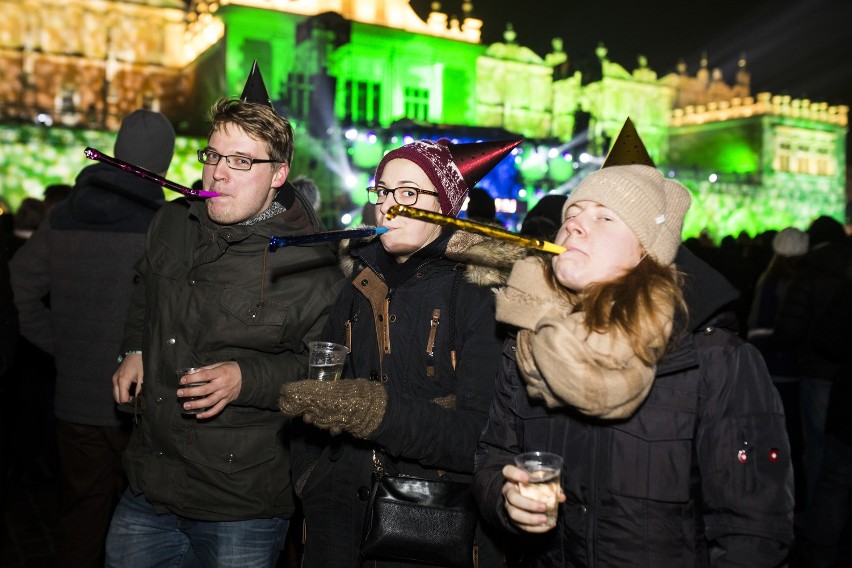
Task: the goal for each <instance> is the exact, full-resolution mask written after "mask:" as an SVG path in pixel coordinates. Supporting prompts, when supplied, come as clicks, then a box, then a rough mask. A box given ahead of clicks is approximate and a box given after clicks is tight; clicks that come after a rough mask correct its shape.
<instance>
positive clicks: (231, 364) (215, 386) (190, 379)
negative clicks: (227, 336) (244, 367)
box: [177, 361, 243, 419]
mask: <svg viewBox="0 0 852 568" xmlns="http://www.w3.org/2000/svg"><path fill="white" fill-rule="evenodd" d="M180 382H181V384H183V383H200V382H204V383H206V384H203V385H200V386H197V387H189V388H178V391H177V395H178V396H179V397H185V396H203V397H204V398H199V399H198V400H193V401H190V402H184V403H183V408H184V409H185V410H191V409H193V408H207V410H205V411H204V412H201V413H199V414H196V415H195V417H196V418H198V419H202V418H212V417H213V416H216V415H217V414H219V413H220V412H222V411H223V410H225V407H226V406H228V405H229V404H230V403H232V402H233V401H235V400H236V399H237V396H239V394H240V389H241V388H242V386H243V374H242V371H241V370H240V366H239V365H238V364H237V362H236V361H228V362H226V363H213V364H212V365H207V366H206V367H200V368H199V369H198V370H197V371H196V372H194V373H192V374H191V375H184V376H183V377H181V379H180Z"/></svg>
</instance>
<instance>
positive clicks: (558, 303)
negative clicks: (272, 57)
mask: <svg viewBox="0 0 852 568" xmlns="http://www.w3.org/2000/svg"><path fill="white" fill-rule="evenodd" d="M690 200H691V198H690V196H689V191H687V189H686V188H685V187H683V186H682V185H680V184H679V183H676V182H673V181H670V180H667V179H665V178H664V177H663V176H662V175H661V174H660V172H659V171H657V170H656V169H655V168H652V167H650V166H640V165H629V166H615V167H608V168H604V169H602V170H600V171H598V172H595V173H593V174H591V175H590V176H588V177H587V178H586V179H584V180H583V182H582V183H581V184H580V185H579V186H578V187H577V189H576V190H575V191H574V193H573V194H572V195H571V196H570V197H569V199H568V200H567V201H566V202H565V205H564V207H563V209H562V217H563V225H562V227H561V229H560V230H559V233H558V234H557V236H556V242H557V244H559V245H562V246H564V247H565V248H566V249H567V251H566V252H564V253H562V254H560V255H558V256H554V257H553V259H552V261H551V263H550V264H549V265H548V264H547V263H544V262H543V261H542V260H541V259H540V258H539V257H529V258H527V259H526V260H524V261H523V262H520V263H518V264H516V265H515V268H514V270H513V272H512V276H511V277H510V279H509V283H508V286H507V287H506V288H505V289H504V290H502V291H501V292H500V293H499V294H498V296H497V310H498V319H500V321H503V322H505V323H509V324H512V325H515V326H517V327H518V328H520V330H521V331H520V332H519V334H518V365H519V366H520V368H521V372H522V373H523V374H524V378H525V379H526V380H527V388H528V389H529V390H530V392H531V394H533V393H534V396H536V397H538V398H541V399H542V400H543V401H544V402H545V403H546V404H547V405H548V406H550V407H560V406H564V405H565V404H570V405H571V406H573V407H574V408H576V409H577V410H579V411H580V412H582V413H583V414H586V415H589V416H595V417H599V418H608V419H611V418H625V417H627V416H630V414H632V413H633V411H634V410H636V407H637V406H639V404H640V403H641V402H642V401H643V400H644V398H645V396H646V395H647V394H648V390H649V389H650V388H651V383H652V382H653V379H654V368H655V365H656V363H657V360H658V359H659V358H660V356H661V355H662V354H663V352H664V351H665V348H666V345H667V343H668V340H669V336H670V334H671V331H672V324H673V319H674V314H675V311H676V309H681V310H682V311H685V306H684V302H683V294H682V292H681V283H680V280H679V277H678V273H677V270H676V269H675V267H674V258H675V253H676V252H677V248H678V246H679V245H680V241H681V238H680V233H681V227H682V226H683V217H684V215H685V214H686V210H687V209H688V208H689V204H690ZM566 369H569V370H570V371H571V372H569V373H566V372H565V370H566ZM551 375H552V376H558V377H559V380H552V381H548V380H547V377H548V376H551ZM590 377H594V379H595V380H589V379H590Z"/></svg>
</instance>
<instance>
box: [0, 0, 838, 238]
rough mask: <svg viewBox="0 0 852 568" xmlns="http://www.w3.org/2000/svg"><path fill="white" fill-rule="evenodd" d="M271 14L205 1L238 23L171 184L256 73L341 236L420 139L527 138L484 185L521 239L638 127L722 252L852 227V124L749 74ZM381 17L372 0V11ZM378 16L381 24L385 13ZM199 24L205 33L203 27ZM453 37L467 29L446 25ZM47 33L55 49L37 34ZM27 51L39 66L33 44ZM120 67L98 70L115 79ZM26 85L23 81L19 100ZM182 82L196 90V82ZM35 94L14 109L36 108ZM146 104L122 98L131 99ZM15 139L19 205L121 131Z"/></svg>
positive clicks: (178, 114) (12, 181)
mask: <svg viewBox="0 0 852 568" xmlns="http://www.w3.org/2000/svg"><path fill="white" fill-rule="evenodd" d="M71 3H72V4H73V0H71ZM126 3H127V4H132V3H130V2H126ZM254 3H255V6H241V5H239V0H233V1H231V2H228V3H225V5H223V6H220V5H219V3H208V2H197V1H194V0H193V1H191V2H189V4H190V8H189V11H188V14H187V15H188V16H193V17H192V18H189V17H188V18H187V19H188V20H192V19H194V18H196V17H197V21H196V23H201V22H203V20H204V18H206V21H208V22H212V21H214V20H215V23H219V24H222V25H219V26H218V27H217V26H211V27H209V28H208V31H209V30H213V31H215V32H216V33H215V36H214V38H213V39H211V40H210V41H209V42H208V43H205V44H204V45H203V46H202V47H201V48H199V49H198V50H197V51H192V50H189V49H188V46H183V47H185V48H187V51H186V52H185V53H190V54H191V55H190V56H187V57H186V59H185V60H183V62H182V63H181V65H185V67H184V68H180V69H179V70H180V73H181V74H182V75H184V76H185V78H186V79H187V81H186V87H185V88H186V90H187V91H188V92H186V93H184V92H183V91H180V93H179V95H180V96H185V98H186V102H185V104H184V106H183V107H170V108H173V110H172V114H171V115H170V118H172V120H173V121H174V122H175V125H176V128H177V129H178V131H179V132H180V133H181V134H182V136H179V138H178V143H177V148H176V156H175V160H174V161H173V164H172V167H171V169H170V171H169V176H168V177H169V178H170V179H172V180H174V181H176V182H177V183H180V184H183V185H191V184H192V183H193V182H194V181H195V180H197V179H198V178H199V177H200V174H201V168H200V165H199V164H197V162H196V161H195V158H194V150H195V149H196V148H197V147H199V146H200V145H203V136H204V134H205V133H206V126H205V123H204V114H205V111H206V109H208V108H209V107H210V105H211V104H212V103H213V102H214V101H215V100H216V99H217V98H219V97H221V96H225V95H232V96H236V95H239V94H240V92H241V91H242V87H243V84H244V81H245V77H246V74H247V72H248V69H249V68H250V66H251V63H252V61H254V60H257V61H258V63H259V65H260V67H261V69H262V72H263V76H264V80H265V83H266V87H267V90H268V92H269V94H270V98H271V99H272V102H273V104H274V106H275V107H276V109H277V110H278V111H279V112H280V113H281V114H283V115H284V116H287V117H288V118H289V119H290V120H291V122H292V123H293V125H294V128H295V131H296V154H295V158H294V162H293V164H292V168H291V175H293V176H296V175H307V176H309V177H311V178H313V179H314V180H315V181H316V182H317V184H318V186H319V187H320V191H321V194H322V203H323V206H322V210H321V214H322V216H323V218H324V220H325V221H326V223H327V224H328V225H329V226H335V225H337V224H338V223H339V214H341V213H350V214H352V215H353V217H354V218H355V219H356V222H357V220H358V219H359V217H360V207H361V206H362V205H363V203H364V200H365V194H364V189H363V188H364V187H365V186H366V185H367V184H368V183H369V182H370V178H371V176H372V174H373V171H374V169H375V166H376V165H377V164H378V162H379V160H380V159H381V157H382V155H383V154H384V152H386V151H388V150H390V149H392V148H395V147H397V146H399V145H400V144H402V143H403V141H404V137H405V136H411V137H414V138H419V137H427V138H437V137H441V136H444V137H448V138H460V139H464V140H466V141H471V140H476V139H496V138H509V137H517V136H520V135H523V136H524V137H525V138H526V140H525V142H524V143H523V144H522V145H521V147H520V150H521V152H520V153H519V154H518V155H517V156H516V158H517V160H516V162H515V164H516V165H515V166H514V167H511V168H506V169H508V170H511V171H508V172H507V171H502V172H499V173H497V174H496V175H494V176H492V177H490V178H486V180H484V181H485V182H486V183H489V184H491V185H490V186H489V190H490V191H492V193H496V194H497V195H498V196H499V197H500V198H503V199H506V200H517V211H518V213H515V214H512V213H509V214H507V215H506V216H505V217H504V220H505V221H506V222H507V224H508V225H509V226H510V228H517V226H518V223H519V221H520V216H521V215H522V214H523V213H524V212H525V211H526V210H527V209H528V208H531V207H532V206H534V205H535V204H536V202H537V201H538V199H540V197H541V196H542V195H544V194H545V193H547V192H548V191H552V190H554V191H562V192H564V191H569V190H570V188H571V187H573V185H574V184H576V183H577V182H578V181H579V178H580V177H581V175H582V174H581V172H582V169H578V167H579V165H580V164H579V162H580V160H579V154H580V152H581V151H584V150H585V151H587V152H589V153H590V154H593V155H595V156H597V157H601V156H603V155H604V154H605V153H606V150H607V148H608V145H609V142H610V141H611V138H612V137H614V136H615V135H616V134H617V132H618V130H619V129H620V127H621V125H622V124H623V122H624V119H625V118H626V117H628V116H629V117H631V119H632V120H633V122H634V123H635V124H636V126H637V129H638V131H639V133H640V135H641V137H642V140H643V141H644V143H645V146H646V147H647V148H648V151H649V153H650V155H651V156H652V157H653V158H654V160H655V162H656V164H657V166H658V167H659V168H660V169H661V171H663V172H664V173H666V174H667V175H671V176H672V177H674V178H675V179H677V180H678V181H680V182H682V183H683V184H684V185H686V186H687V187H688V188H689V189H690V191H691V192H692V195H693V206H692V208H691V210H690V212H689V213H688V215H687V219H686V225H685V230H684V233H685V235H686V236H694V235H697V234H698V233H699V232H700V231H701V230H702V229H705V228H707V229H709V230H710V232H711V233H712V234H713V235H714V237H715V238H717V239H718V238H720V237H721V236H723V235H725V234H737V233H738V232H739V231H741V230H746V231H748V232H749V233H751V234H754V233H755V232H757V231H760V230H763V229H767V228H774V229H778V228H782V227H784V226H788V225H795V226H797V227H800V228H804V227H806V226H807V224H808V223H809V222H810V221H811V220H812V219H813V218H815V217H817V216H819V215H823V214H828V215H832V216H834V217H836V218H838V219H841V218H842V211H843V205H844V202H845V195H844V186H845V172H846V163H845V148H846V142H845V140H846V134H847V114H848V109H845V110H843V109H838V108H836V107H828V106H827V105H825V104H824V103H812V102H810V101H797V100H791V99H790V97H778V96H776V97H773V96H771V95H769V94H766V93H758V94H757V95H756V96H755V97H752V96H751V94H750V92H749V88H748V84H749V83H748V80H745V81H743V80H742V79H743V77H746V75H742V74H738V76H737V79H736V84H734V85H733V86H730V87H729V86H727V85H725V84H723V83H724V82H723V81H718V80H716V79H715V78H712V77H711V70H709V69H706V68H702V69H700V70H699V71H698V72H697V73H696V75H695V76H689V75H687V74H686V73H685V72H682V71H678V72H677V73H672V74H670V75H667V76H665V77H658V76H657V74H656V73H655V72H654V71H653V70H651V69H650V68H648V66H647V61H644V60H641V59H640V62H639V66H638V67H637V68H636V69H634V70H632V71H631V70H628V69H626V68H625V67H623V66H621V65H619V64H617V63H615V62H613V61H610V60H609V59H608V55H607V50H606V48H605V47H604V46H599V47H598V48H597V49H596V50H595V53H594V54H595V56H597V58H598V63H599V64H600V65H599V69H597V70H596V73H597V72H598V71H599V76H595V77H594V78H592V77H591V73H589V74H588V75H589V76H585V77H584V76H583V75H581V73H580V72H579V71H577V70H575V69H573V68H572V67H571V62H570V61H568V60H567V55H566V54H565V53H564V51H563V50H562V46H561V43H560V44H557V43H556V42H554V44H553V48H552V49H553V51H552V52H551V53H549V54H546V55H545V56H539V55H537V54H535V53H533V52H532V51H531V50H529V49H528V48H526V47H524V46H523V45H520V44H518V43H516V41H515V40H516V39H517V38H515V37H512V36H510V35H509V34H507V35H506V36H505V38H504V39H505V42H504V43H495V44H492V45H489V46H486V45H481V44H479V43H476V42H475V41H467V40H461V39H459V38H458V37H456V38H455V39H453V38H452V34H451V33H446V34H443V33H437V34H436V35H429V34H430V33H432V32H430V31H425V32H422V33H421V32H412V31H407V30H404V29H397V27H394V26H393V25H390V24H389V23H387V22H385V23H384V24H382V23H381V22H378V21H377V20H376V21H372V23H368V21H367V20H364V19H363V18H362V20H363V21H356V19H357V18H355V19H347V18H344V17H343V16H342V15H341V14H342V13H344V12H345V10H349V11H350V12H349V13H350V14H354V13H356V9H355V7H354V6H355V2H351V3H350V2H347V3H343V4H344V5H345V7H341V8H339V13H338V12H334V11H331V12H323V13H316V14H315V15H305V14H300V13H295V12H296V11H295V10H294V11H293V12H287V11H286V10H288V5H292V4H295V3H288V2H267V3H264V2H263V0H257V1H256V2H254ZM116 4H117V3H116ZM300 4H303V3H300ZM380 4H383V3H382V2H380V1H378V0H377V1H376V2H373V1H371V0H363V1H362V0H359V2H358V3H357V12H358V13H366V12H365V11H367V10H369V9H371V8H370V6H375V7H379V5H380ZM36 5H39V3H38V2H36ZM257 5H265V6H267V8H268V9H262V8H258V7H256V6H257ZM39 6H40V5H39ZM214 6H215V8H214ZM323 6H325V4H323ZM39 9H41V8H39ZM49 9H50V10H54V9H55V7H51V8H49ZM336 9H337V8H336ZM157 10H158V8H151V9H150V10H148V9H147V8H146V12H145V14H149V15H151V16H150V17H154V15H156V12H157ZM193 10H195V12H193ZM110 12H111V9H109V10H106V11H105V15H104V17H106V16H107V15H110ZM196 12H197V14H196ZM317 12H319V11H317ZM374 14H378V15H379V16H376V18H380V17H383V16H381V15H382V14H385V12H384V11H383V10H380V9H377V10H376V11H375V12H374ZM113 15H114V14H113ZM543 17H545V16H543ZM374 20H375V18H374ZM140 21H144V20H140ZM155 21H159V20H155ZM3 25H4V24H3V23H2V22H0V31H3V29H2V26H3ZM170 25H172V24H170ZM173 25H178V24H173ZM186 25H187V31H191V30H190V29H189V28H191V27H192V24H186ZM424 25H426V24H425V23H424ZM444 27H445V28H449V27H451V26H447V25H446V22H445V24H444ZM157 31H159V30H157ZM421 31H422V29H421ZM433 31H434V30H433ZM48 32H49V30H48V31H47V32H45V33H46V34H47V35H49V33H48ZM221 34H223V35H221ZM7 35H9V37H13V36H14V37H17V35H15V34H12V33H11V32H9V33H8V34H7ZM189 35H191V34H189ZM220 35H221V37H220ZM33 36H34V37H38V38H41V37H46V35H45V34H41V35H39V34H38V33H36V32H35V31H34V32H33ZM178 37H184V36H181V34H171V35H170V41H174V42H178V43H179V42H181V41H187V42H189V40H188V39H185V40H181V39H175V38H178ZM186 37H189V36H186ZM477 37H478V36H477ZM39 41H41V40H39ZM54 43H58V42H54ZM13 47H15V49H18V50H19V51H20V52H21V53H24V46H13ZM39 49H42V50H43V49H44V47H43V46H36V49H35V50H34V51H33V53H31V54H30V55H32V56H33V57H34V58H37V57H40V56H41V55H40V53H39V52H38V50H39ZM640 49H641V46H637V50H640ZM177 51H180V49H178V50H177ZM9 53H12V54H13V55H15V54H16V53H18V52H15V51H14V50H11V51H9ZM43 54H44V55H46V56H47V55H50V57H52V58H53V59H54V60H59V59H62V57H63V54H55V53H53V54H49V53H47V52H46V51H43ZM57 55H58V56H60V57H56V56H57ZM103 55H104V54H102V53H101V54H97V53H93V54H91V55H90V56H89V55H87V57H90V58H91V59H92V60H93V61H94V63H96V64H97V65H101V66H102V62H103ZM0 57H6V55H4V54H0ZM66 59H67V58H66ZM83 59H85V58H83ZM90 63H91V62H90ZM15 65H18V63H17V60H15V62H14V64H13V65H12V67H14V66H15ZM97 65H93V66H92V67H93V68H94V69H95V71H97V69H99V68H98V66H97ZM34 68H35V69H36V70H38V69H40V68H41V67H40V63H38V62H36V63H35V64H34ZM178 68H179V66H175V68H174V69H170V71H173V72H177V70H178ZM45 69H50V67H49V66H46V67H45ZM75 69H76V68H75ZM134 69H140V67H134ZM741 71H744V69H741ZM134 72H135V73H141V72H140V71H134ZM45 73H46V75H45V76H47V75H48V73H47V72H45ZM93 73H95V72H94V71H93ZM95 75H97V73H95ZM711 79H712V80H711ZM746 79H747V77H746ZM17 83H18V82H17V81H10V85H12V86H11V87H10V89H12V88H14V85H16V84H17ZM33 84H51V83H50V82H49V81H42V82H41V83H39V82H38V81H35V82H33ZM176 84H179V85H181V88H183V85H184V83H182V82H178V83H176ZM711 86H712V88H713V89H714V91H713V92H714V93H718V92H719V89H729V91H728V92H727V94H726V95H725V96H724V97H722V98H717V99H712V100H711V98H709V94H708V93H709V87H711ZM84 87H85V86H81V87H80V88H81V89H82V88H84ZM167 92H169V93H171V94H172V96H175V94H174V91H167ZM25 94H26V93H23V94H16V95H15V96H14V97H13V96H11V95H10V96H9V97H10V100H12V99H14V100H16V101H17V100H24V99H25V98H26V97H25V96H24V95H25ZM32 94H33V93H30V95H32ZM90 94H91V93H90ZM137 94H138V93H133V92H125V93H124V95H121V96H119V95H118V94H117V95H116V97H117V98H119V99H122V100H124V98H126V99H127V100H128V101H129V100H136V99H134V98H133V97H135V96H136V95H137ZM50 96H51V97H52V96H53V95H52V94H50ZM122 97H123V98H122ZM689 97H693V98H695V99H696V100H686V99H688V98H689ZM701 97H704V99H707V100H703V99H701ZM176 98H179V97H176ZM98 100H99V99H98ZM161 102H163V103H164V105H165V103H168V102H170V101H161ZM39 104H40V105H43V104H44V103H39ZM164 108H165V106H164ZM174 109H176V110H174ZM0 110H2V107H0ZM116 116H118V115H116ZM112 127H113V128H114V127H115V125H113V126H112ZM0 136H2V140H0V142H2V143H3V148H4V151H3V153H2V155H0V167H2V169H0V183H2V186H0V187H2V195H3V196H4V197H5V198H6V199H7V200H8V201H10V202H11V204H12V205H13V208H14V207H17V203H19V202H20V200H21V199H23V197H24V196H26V195H33V196H40V195H41V192H42V191H43V188H44V186H46V185H48V184H50V183H56V182H64V183H70V182H72V181H73V179H74V177H75V176H76V174H77V173H78V172H79V170H80V169H81V168H82V167H84V166H86V165H88V163H87V161H86V160H85V158H84V157H83V156H82V150H83V148H85V147H86V146H87V145H88V146H94V147H97V148H99V149H101V150H102V151H104V152H105V153H110V151H111V149H112V145H113V140H114V134H112V133H109V132H103V131H95V130H82V129H79V128H65V127H57V126H54V127H50V128H45V127H37V126H31V125H29V124H25V125H22V124H21V123H20V122H19V123H14V124H13V123H10V124H8V125H5V123H4V125H0ZM584 136H587V137H588V143H587V144H584V143H582V140H581V143H580V146H579V147H578V146H577V144H578V142H577V140H578V139H582V138H583V137H584ZM566 153H571V154H573V155H572V159H566V157H565V154H566ZM578 172H580V173H578ZM167 194H168V196H169V197H175V196H176V195H177V194H175V193H174V192H167Z"/></svg>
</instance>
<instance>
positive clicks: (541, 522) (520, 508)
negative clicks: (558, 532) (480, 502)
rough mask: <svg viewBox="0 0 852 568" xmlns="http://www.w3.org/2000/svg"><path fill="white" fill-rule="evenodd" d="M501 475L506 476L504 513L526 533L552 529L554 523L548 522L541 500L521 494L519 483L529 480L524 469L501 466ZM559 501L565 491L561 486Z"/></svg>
mask: <svg viewBox="0 0 852 568" xmlns="http://www.w3.org/2000/svg"><path fill="white" fill-rule="evenodd" d="M503 477H505V478H506V483H504V484H503V490H502V493H503V505H504V506H505V507H506V513H507V514H508V515H509V520H511V521H512V523H513V524H514V525H515V526H516V527H518V528H519V529H521V530H522V531H525V532H528V533H545V532H547V531H549V530H552V529H553V528H554V527H555V526H556V525H552V524H548V522H547V515H546V514H545V511H546V510H547V506H546V505H545V504H544V503H543V502H542V501H536V500H535V499H530V498H529V497H524V496H523V495H521V486H520V484H521V483H527V482H528V481H529V479H530V478H529V475H528V474H527V472H525V471H524V470H522V469H520V468H517V467H515V466H513V465H507V466H504V467H503ZM559 502H560V503H564V502H565V493H563V491H562V488H561V487H560V488H559Z"/></svg>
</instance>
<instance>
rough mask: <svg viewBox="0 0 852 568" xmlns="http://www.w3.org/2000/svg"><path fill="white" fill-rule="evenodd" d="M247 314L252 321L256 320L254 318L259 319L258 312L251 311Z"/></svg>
mask: <svg viewBox="0 0 852 568" xmlns="http://www.w3.org/2000/svg"><path fill="white" fill-rule="evenodd" d="M246 314H247V315H248V317H250V318H251V319H254V318H256V317H257V310H249V311H248V312H246Z"/></svg>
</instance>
